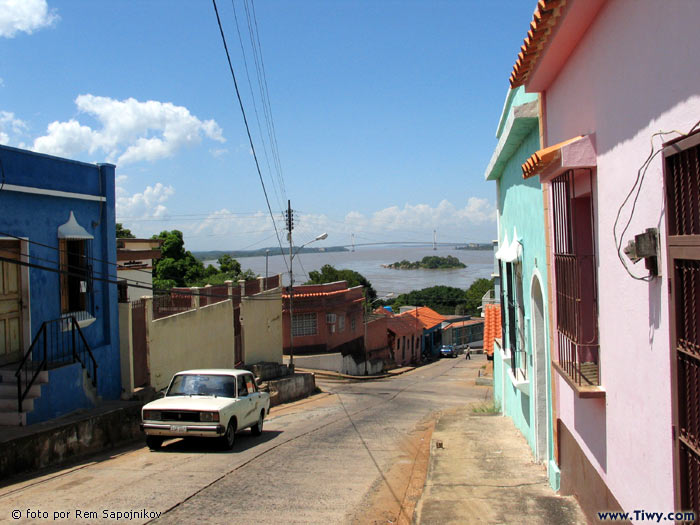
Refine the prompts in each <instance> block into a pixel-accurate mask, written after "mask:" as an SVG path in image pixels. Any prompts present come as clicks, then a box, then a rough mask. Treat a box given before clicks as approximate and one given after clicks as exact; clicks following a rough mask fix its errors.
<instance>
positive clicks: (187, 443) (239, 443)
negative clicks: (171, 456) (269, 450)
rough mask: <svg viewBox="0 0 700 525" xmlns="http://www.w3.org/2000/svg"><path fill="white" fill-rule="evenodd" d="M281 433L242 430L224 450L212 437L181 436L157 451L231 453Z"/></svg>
mask: <svg viewBox="0 0 700 525" xmlns="http://www.w3.org/2000/svg"><path fill="white" fill-rule="evenodd" d="M280 434H282V431H281V430H263V433H262V434H261V435H259V436H253V435H252V434H251V433H250V432H249V431H247V430H244V431H241V432H240V433H239V434H236V442H235V444H234V445H233V450H225V449H224V448H223V447H222V445H221V442H220V441H219V440H217V439H212V438H196V437H190V438H182V439H175V440H173V441H166V442H165V443H164V444H163V447H162V448H161V449H160V450H159V451H158V452H159V453H163V452H169V453H179V452H206V453H207V454H231V453H236V452H243V451H245V450H248V449H249V448H253V447H256V446H257V445H261V444H263V443H267V442H268V441H272V440H273V439H275V438H276V437H277V436H279V435H280Z"/></svg>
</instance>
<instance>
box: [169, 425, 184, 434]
mask: <svg viewBox="0 0 700 525" xmlns="http://www.w3.org/2000/svg"><path fill="white" fill-rule="evenodd" d="M170 432H175V433H177V434H185V433H187V427H183V426H181V425H170Z"/></svg>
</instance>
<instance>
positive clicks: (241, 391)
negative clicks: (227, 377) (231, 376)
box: [238, 376, 248, 397]
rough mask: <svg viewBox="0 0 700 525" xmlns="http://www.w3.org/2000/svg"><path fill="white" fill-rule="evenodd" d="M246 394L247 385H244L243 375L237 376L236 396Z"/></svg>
mask: <svg viewBox="0 0 700 525" xmlns="http://www.w3.org/2000/svg"><path fill="white" fill-rule="evenodd" d="M247 395H248V386H247V385H246V381H245V377H243V376H238V397H245V396H247Z"/></svg>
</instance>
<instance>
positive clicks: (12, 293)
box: [0, 240, 24, 364]
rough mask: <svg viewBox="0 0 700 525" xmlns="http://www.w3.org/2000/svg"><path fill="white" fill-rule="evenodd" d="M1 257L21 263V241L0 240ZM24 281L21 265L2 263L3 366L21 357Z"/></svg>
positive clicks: (0, 332)
mask: <svg viewBox="0 0 700 525" xmlns="http://www.w3.org/2000/svg"><path fill="white" fill-rule="evenodd" d="M0 256H2V257H5V258H8V259H13V260H16V261H19V260H20V241H6V240H0ZM23 350H24V345H23V341H22V282H21V271H20V266H19V264H15V263H12V262H7V261H2V262H0V364H6V363H11V362H13V361H18V360H19V359H21V357H22V352H23Z"/></svg>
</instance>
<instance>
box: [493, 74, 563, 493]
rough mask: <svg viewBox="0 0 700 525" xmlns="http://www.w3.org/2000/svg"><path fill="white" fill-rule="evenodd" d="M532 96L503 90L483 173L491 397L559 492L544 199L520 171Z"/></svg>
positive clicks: (528, 147)
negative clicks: (488, 204) (493, 203)
mask: <svg viewBox="0 0 700 525" xmlns="http://www.w3.org/2000/svg"><path fill="white" fill-rule="evenodd" d="M538 115H539V102H538V97H537V94H532V93H525V91H524V89H523V88H522V87H520V88H518V89H515V90H510V91H509V92H508V95H507V97H506V101H505V105H504V107H503V112H502V114H501V118H500V121H499V123H498V130H497V132H496V137H497V138H498V145H497V146H496V150H495V151H494V153H493V156H492V158H491V162H490V163H489V166H488V168H487V169H486V180H492V181H495V182H496V191H497V195H498V246H499V247H498V251H497V252H496V263H497V268H498V273H499V277H500V279H499V280H500V284H501V286H500V289H501V297H500V300H501V312H502V316H501V322H502V338H501V340H500V341H499V340H497V341H496V345H495V347H494V358H493V362H494V372H493V376H494V384H493V388H494V398H495V400H496V402H497V403H499V404H500V406H501V410H502V411H503V414H504V415H506V416H508V417H510V418H511V419H512V420H513V422H514V423H515V425H516V427H517V428H518V429H519V430H520V431H521V432H522V433H523V435H524V436H525V438H526V439H527V442H528V444H529V445H530V448H531V449H532V452H533V455H534V457H535V459H536V460H537V461H538V462H541V463H544V464H545V465H546V466H547V472H548V474H549V480H550V484H551V486H552V487H553V488H554V489H555V490H558V489H559V469H558V467H557V464H556V462H555V460H554V440H553V426H552V395H551V386H550V385H551V366H550V355H549V352H550V348H549V322H548V315H549V312H548V311H547V309H548V305H547V297H548V296H547V257H546V242H545V241H546V230H545V220H544V217H545V214H544V200H543V194H542V188H541V185H540V182H539V180H536V179H537V178H536V177H532V178H530V179H523V174H522V170H521V165H522V164H523V163H524V162H525V161H526V160H527V159H528V158H529V157H530V155H532V154H533V153H534V152H535V151H537V150H538V149H539V148H540V139H539V118H538Z"/></svg>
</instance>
